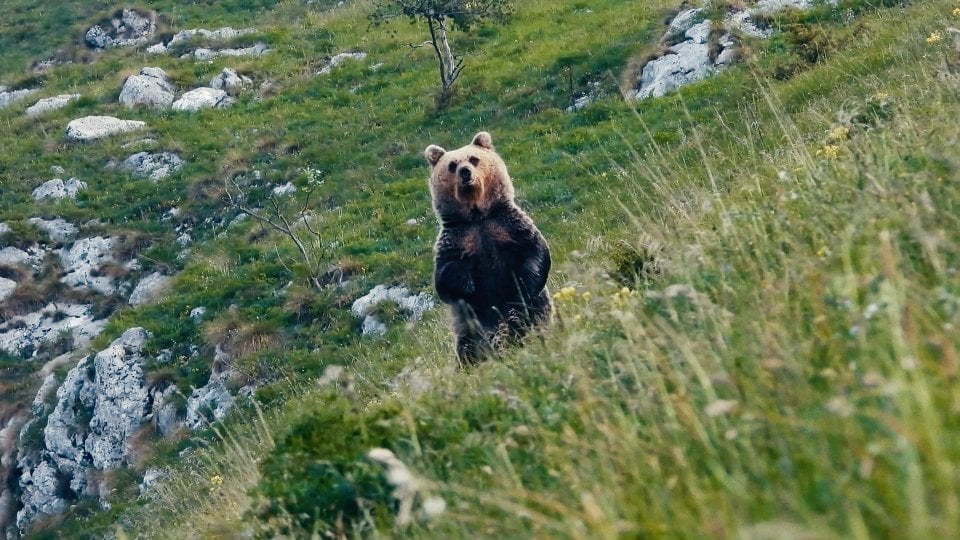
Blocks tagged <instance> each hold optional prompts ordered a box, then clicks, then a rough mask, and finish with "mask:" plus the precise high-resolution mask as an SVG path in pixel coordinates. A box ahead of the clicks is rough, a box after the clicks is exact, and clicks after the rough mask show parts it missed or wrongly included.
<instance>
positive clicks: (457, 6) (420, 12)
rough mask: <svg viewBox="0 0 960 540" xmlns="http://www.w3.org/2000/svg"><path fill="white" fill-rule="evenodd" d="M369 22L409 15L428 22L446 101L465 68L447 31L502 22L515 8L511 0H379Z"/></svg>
mask: <svg viewBox="0 0 960 540" xmlns="http://www.w3.org/2000/svg"><path fill="white" fill-rule="evenodd" d="M374 5H375V7H374V10H373V13H371V14H370V22H371V24H373V25H374V26H379V25H382V24H384V23H386V22H387V21H390V20H391V19H394V18H397V17H406V18H408V19H410V22H411V23H413V24H418V23H423V24H426V26H427V30H428V31H429V32H430V39H429V40H427V41H425V42H424V43H423V45H430V46H431V47H433V51H434V52H435V53H436V56H437V67H439V69H440V98H441V101H445V100H446V98H447V97H449V95H450V91H451V90H452V88H453V83H455V82H456V81H457V78H458V77H459V76H460V72H462V71H463V61H464V58H463V55H457V54H455V53H454V52H453V49H451V47H450V40H449V38H448V37H447V33H448V32H450V31H452V30H454V29H456V30H460V31H464V32H465V31H468V30H470V28H471V27H472V26H474V25H477V24H483V23H486V22H494V23H502V22H504V21H506V19H507V17H508V16H509V15H510V12H511V11H512V7H511V5H510V0H376V1H375V3H374Z"/></svg>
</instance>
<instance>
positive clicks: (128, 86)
mask: <svg viewBox="0 0 960 540" xmlns="http://www.w3.org/2000/svg"><path fill="white" fill-rule="evenodd" d="M175 93H176V89H175V88H174V87H173V83H171V82H170V77H168V76H167V72H166V71H164V70H162V69H160V68H157V67H145V68H143V69H141V70H140V74H139V75H131V76H130V77H127V80H126V82H124V83H123V89H122V90H121V91H120V103H122V104H123V105H126V106H127V107H136V106H137V105H145V106H148V107H155V108H159V109H162V108H166V107H169V106H170V105H171V104H172V103H173V100H174V97H175Z"/></svg>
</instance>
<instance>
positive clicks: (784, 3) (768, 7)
mask: <svg viewBox="0 0 960 540" xmlns="http://www.w3.org/2000/svg"><path fill="white" fill-rule="evenodd" d="M811 5H813V2H812V1H811V0H760V1H759V2H757V3H756V4H754V6H753V11H754V12H756V13H762V14H764V15H766V14H770V13H776V12H777V11H781V10H783V9H787V8H793V9H799V10H804V9H807V8H809V7H810V6H811Z"/></svg>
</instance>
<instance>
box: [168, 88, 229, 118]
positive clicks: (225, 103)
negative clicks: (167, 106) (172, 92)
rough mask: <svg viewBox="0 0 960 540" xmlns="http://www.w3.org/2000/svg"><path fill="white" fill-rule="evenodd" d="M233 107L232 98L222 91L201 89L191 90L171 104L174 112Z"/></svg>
mask: <svg viewBox="0 0 960 540" xmlns="http://www.w3.org/2000/svg"><path fill="white" fill-rule="evenodd" d="M230 105H233V98H232V97H230V96H229V95H228V94H227V93H226V92H224V91H223V90H217V89H216V88H207V87H205V86H204V87H201V88H196V89H194V90H191V91H189V92H187V93H185V94H183V95H182V96H180V99H178V100H177V101H175V102H174V103H173V110H175V111H191V112H192V111H199V110H200V109H209V108H218V109H219V108H223V107H229V106H230Z"/></svg>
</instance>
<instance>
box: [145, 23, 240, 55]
mask: <svg viewBox="0 0 960 540" xmlns="http://www.w3.org/2000/svg"><path fill="white" fill-rule="evenodd" d="M256 31H257V30H256V29H255V28H241V29H239V30H237V29H234V28H231V27H229V26H225V27H223V28H218V29H216V30H205V29H203V28H194V29H190V30H181V31H180V32H177V33H176V34H174V35H173V37H172V38H170V41H168V42H166V43H162V42H161V43H155V44H153V45H151V46H149V47H147V52H148V53H150V54H164V53H167V52H169V50H170V47H172V46H174V45H176V44H178V43H182V42H186V41H190V40H192V39H193V38H194V37H196V36H200V37H201V38H204V39H207V40H211V41H222V40H226V39H233V38H236V37H239V36H243V35H246V34H250V33H253V32H256Z"/></svg>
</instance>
